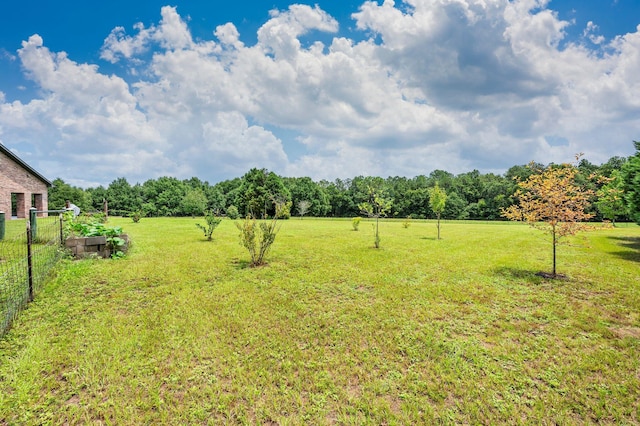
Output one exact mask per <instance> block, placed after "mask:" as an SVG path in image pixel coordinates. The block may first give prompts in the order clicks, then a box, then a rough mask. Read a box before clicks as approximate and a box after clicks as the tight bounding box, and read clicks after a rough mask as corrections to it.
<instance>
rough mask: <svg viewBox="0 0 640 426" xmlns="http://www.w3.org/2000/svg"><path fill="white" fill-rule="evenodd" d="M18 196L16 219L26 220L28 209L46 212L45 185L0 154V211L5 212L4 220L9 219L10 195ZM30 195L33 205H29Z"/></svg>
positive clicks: (47, 204) (47, 203)
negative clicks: (33, 199)
mask: <svg viewBox="0 0 640 426" xmlns="http://www.w3.org/2000/svg"><path fill="white" fill-rule="evenodd" d="M12 193H15V194H23V195H21V196H18V203H17V204H18V217H19V218H25V217H26V218H28V217H29V208H31V207H35V208H36V209H38V210H47V209H48V208H49V207H48V206H49V202H48V198H47V184H46V183H44V182H43V181H41V180H40V179H38V178H37V177H36V176H34V175H33V174H31V172H29V171H28V170H25V169H24V168H23V167H22V166H20V164H18V163H16V162H15V161H13V160H12V159H11V158H9V157H7V156H6V155H5V154H4V153H2V152H0V211H3V212H5V214H6V218H7V219H9V218H10V217H11V194H12ZM32 195H35V197H33V198H35V204H36V205H34V206H32V205H31V199H32Z"/></svg>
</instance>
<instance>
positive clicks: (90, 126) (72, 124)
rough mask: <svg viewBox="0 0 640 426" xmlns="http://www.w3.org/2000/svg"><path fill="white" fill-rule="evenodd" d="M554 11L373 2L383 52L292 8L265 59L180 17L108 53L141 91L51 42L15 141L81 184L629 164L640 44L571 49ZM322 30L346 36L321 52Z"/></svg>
mask: <svg viewBox="0 0 640 426" xmlns="http://www.w3.org/2000/svg"><path fill="white" fill-rule="evenodd" d="M549 6H551V7H552V6H553V3H548V2H547V1H542V0H537V1H536V0H514V1H508V0H438V1H432V0H407V1H406V2H404V3H400V2H393V1H389V0H386V1H385V2H384V3H383V4H381V5H380V4H378V3H377V2H365V3H363V4H362V6H361V7H360V9H359V11H357V12H356V13H354V14H353V19H355V22H356V28H357V29H358V31H361V32H362V34H366V35H368V36H370V37H371V38H370V39H365V40H363V41H354V40H351V39H348V38H344V37H342V36H338V35H336V33H337V31H338V29H339V27H338V22H337V21H336V20H335V19H334V18H332V17H331V16H329V15H328V14H327V13H326V12H324V11H323V10H321V9H320V8H319V7H318V6H316V7H310V6H306V5H292V6H290V7H289V8H288V9H287V10H284V11H272V12H271V17H270V19H269V20H268V21H267V22H265V24H264V25H263V26H262V27H261V28H260V29H259V30H258V33H257V36H258V37H257V42H256V43H255V44H254V45H247V44H246V43H244V42H243V41H241V35H240V34H239V32H238V30H237V28H236V27H235V25H233V24H232V23H227V24H224V25H219V26H218V27H217V28H215V32H214V34H215V39H214V40H208V41H207V40H194V39H193V37H192V36H191V33H190V31H189V28H188V24H187V21H185V20H184V19H183V18H181V17H180V15H179V14H178V10H177V9H176V8H174V7H163V8H162V10H161V20H160V22H159V23H158V25H151V26H149V27H145V26H143V25H142V24H137V25H136V26H135V27H134V33H135V34H133V35H128V34H127V33H126V31H125V30H124V29H123V28H121V27H116V28H114V30H113V31H112V32H111V34H110V35H109V36H108V37H107V38H106V40H105V42H104V45H103V47H102V50H101V57H102V58H103V59H104V60H106V61H109V62H113V63H115V62H122V63H123V64H125V65H131V66H132V67H133V68H134V69H135V70H136V72H137V74H135V77H133V75H129V76H128V77H127V78H128V79H129V81H130V83H127V81H125V79H124V78H121V77H118V76H113V75H112V76H107V75H105V74H102V73H101V72H100V70H99V68H98V67H97V66H96V65H91V64H79V63H76V62H74V61H72V60H71V59H70V58H68V57H67V55H66V54H65V53H64V52H59V53H54V52H50V51H49V50H48V49H47V48H46V47H45V46H44V41H43V40H42V39H41V38H40V37H39V36H37V35H34V36H32V37H31V38H30V39H29V40H28V41H27V42H25V43H24V45H23V48H22V49H21V50H20V51H19V52H18V54H19V57H20V60H21V61H22V65H23V67H24V69H25V72H26V73H27V75H28V76H29V78H31V79H32V80H33V81H34V82H35V84H36V85H37V86H38V87H39V88H40V89H41V92H42V96H41V97H39V98H38V99H33V100H32V101H30V102H28V103H21V102H7V101H6V99H4V98H3V97H2V96H0V132H2V133H0V136H2V137H3V139H4V140H5V141H8V140H10V139H16V140H29V141H32V142H31V143H33V144H37V145H38V146H39V147H40V149H39V151H38V152H41V153H42V154H41V155H42V164H46V165H47V168H48V170H43V172H46V173H48V174H50V175H52V176H57V175H60V176H62V177H63V178H64V177H67V178H68V179H72V178H73V176H72V173H73V169H69V168H68V166H67V165H68V164H73V165H76V164H78V163H80V162H84V163H85V164H89V165H90V171H89V173H90V174H91V175H90V176H88V177H87V180H88V181H91V182H95V181H98V182H103V183H108V182H109V181H110V180H111V179H113V178H114V177H116V176H121V175H126V176H127V177H128V178H130V179H132V180H143V179H147V178H152V177H157V176H160V175H162V174H168V175H174V176H178V177H181V178H186V177H191V176H198V177H201V178H203V179H207V180H210V181H211V180H213V181H215V180H217V179H221V178H229V177H234V176H239V175H241V174H243V173H244V172H245V171H246V170H247V169H248V168H250V167H267V168H269V169H272V170H274V171H276V172H278V173H282V174H290V175H298V176H301V175H307V176H311V177H313V178H326V179H332V178H335V177H349V176H355V175H360V174H365V175H366V174H369V175H382V176H384V175H405V176H411V175H415V174H421V173H425V174H427V173H429V172H430V171H431V170H433V169H435V168H439V169H445V170H448V171H451V172H454V173H459V172H464V171H468V170H471V169H474V168H478V169H481V170H484V171H493V172H500V171H501V170H505V169H506V168H508V167H510V166H512V165H514V164H525V163H527V162H529V161H530V160H535V161H539V162H551V161H555V162H558V161H567V160H570V159H571V158H572V157H573V154H575V153H576V152H585V153H586V156H587V158H588V159H589V160H591V161H594V162H598V161H606V160H607V159H608V158H609V157H611V156H613V155H628V154H629V153H630V151H632V145H631V140H632V139H634V138H635V139H637V138H638V135H637V131H638V129H639V128H640V114H639V113H640V73H638V72H637V70H638V69H640V29H639V30H638V31H636V32H634V33H631V34H624V35H620V36H619V37H617V38H615V39H614V40H612V41H610V42H608V43H607V42H605V41H604V40H601V39H599V38H598V36H597V27H596V26H595V25H594V24H588V25H587V28H586V29H585V32H584V36H585V37H587V38H591V37H595V38H592V41H593V42H594V43H596V42H597V44H598V45H597V46H596V49H597V50H591V49H590V48H589V47H587V46H585V45H582V44H579V43H572V42H568V41H567V40H566V34H565V30H566V28H567V27H568V26H569V25H571V23H569V22H566V21H562V20H560V19H559V18H558V15H557V14H556V13H555V12H553V11H552V10H550V9H549V8H548V7H549ZM317 32H322V33H324V35H323V37H322V40H324V41H325V43H326V40H327V36H331V37H333V39H332V40H331V42H330V43H327V44H326V45H325V44H324V43H323V42H320V41H315V42H314V40H316V38H315V34H316V33H317ZM280 134H282V135H288V134H295V135H300V136H299V138H298V139H295V140H286V141H285V142H286V143H283V141H282V140H281V139H280V138H279V136H278V135H280ZM558 140H562V141H563V143H562V144H556V143H553V141H558ZM549 141H551V142H552V143H550V142H549ZM565 141H566V142H565ZM295 145H297V146H296V147H295V148H296V149H293V150H291V147H292V146H295ZM292 152H301V153H300V154H298V155H294V154H292ZM52 159H55V160H57V161H58V162H59V164H61V165H60V166H57V167H56V166H55V164H58V163H56V162H55V161H51V160H52ZM45 161H46V163H45Z"/></svg>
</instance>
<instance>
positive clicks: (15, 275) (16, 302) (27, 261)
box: [0, 210, 64, 337]
mask: <svg viewBox="0 0 640 426" xmlns="http://www.w3.org/2000/svg"><path fill="white" fill-rule="evenodd" d="M37 213H43V212H35V210H32V212H31V216H30V220H10V221H7V222H6V223H5V229H4V233H3V235H2V237H3V238H2V239H0V337H2V336H3V335H4V334H5V333H6V331H7V330H8V329H9V327H10V326H11V323H12V322H13V320H14V319H15V318H16V316H17V315H18V313H19V312H20V311H21V310H22V309H23V308H24V307H25V305H26V304H27V303H28V302H30V301H31V300H33V297H34V294H35V293H37V292H38V291H39V290H40V289H41V288H42V286H43V284H44V282H45V280H46V278H47V276H48V274H49V272H50V271H51V269H52V268H53V266H54V265H55V264H56V262H58V260H60V259H61V258H62V256H63V254H64V250H63V246H62V242H63V234H62V215H60V214H56V215H55V216H48V217H38V218H36V214H37ZM44 213H47V212H44ZM52 213H57V212H52Z"/></svg>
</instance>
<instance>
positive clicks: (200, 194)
mask: <svg viewBox="0 0 640 426" xmlns="http://www.w3.org/2000/svg"><path fill="white" fill-rule="evenodd" d="M206 208H207V197H206V195H204V191H203V190H202V189H200V188H198V189H188V190H187V194H186V195H185V196H184V197H183V198H182V201H181V202H180V210H181V212H182V214H185V215H191V216H200V215H201V214H203V213H204V211H205V209H206Z"/></svg>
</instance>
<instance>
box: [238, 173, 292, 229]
mask: <svg viewBox="0 0 640 426" xmlns="http://www.w3.org/2000/svg"><path fill="white" fill-rule="evenodd" d="M282 200H283V201H284V202H285V203H286V202H289V201H291V194H290V193H289V191H288V190H287V188H286V187H285V186H284V183H283V182H282V179H281V178H280V177H279V176H278V175H276V174H275V173H273V172H269V171H268V170H267V169H256V168H253V169H251V170H249V171H248V172H247V173H246V174H245V175H244V176H243V177H242V184H241V185H240V188H239V190H238V205H237V207H238V210H240V213H241V214H243V215H244V216H249V215H250V216H253V217H267V216H271V217H273V216H274V215H275V214H276V213H280V214H283V212H277V211H276V206H277V205H279V204H277V203H275V201H278V202H280V201H282ZM282 205H283V206H284V204H282Z"/></svg>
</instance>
